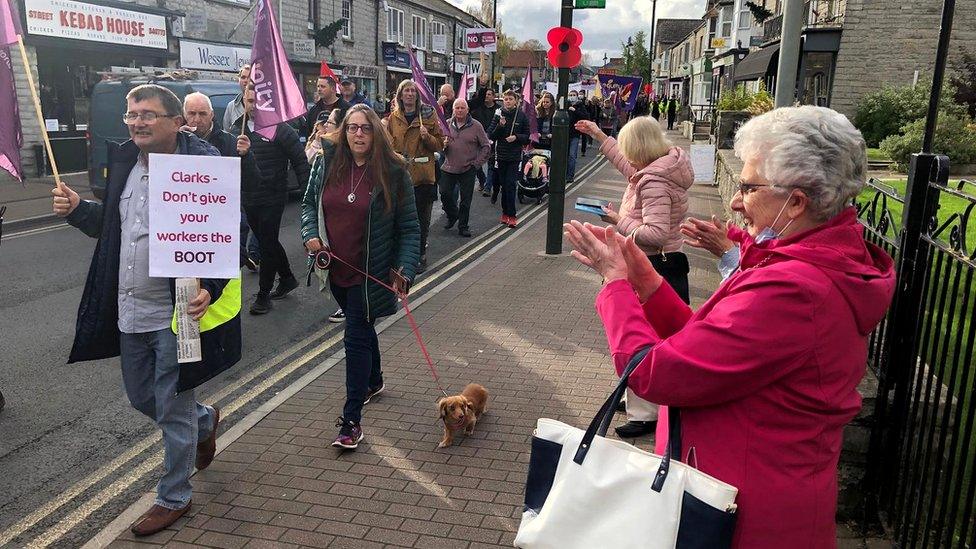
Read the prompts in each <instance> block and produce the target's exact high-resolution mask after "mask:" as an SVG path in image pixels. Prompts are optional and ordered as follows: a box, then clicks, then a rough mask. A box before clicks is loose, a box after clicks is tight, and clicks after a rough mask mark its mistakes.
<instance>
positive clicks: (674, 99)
mask: <svg viewBox="0 0 976 549" xmlns="http://www.w3.org/2000/svg"><path fill="white" fill-rule="evenodd" d="M679 106H680V105H679V102H678V96H677V95H672V96H671V100H670V101H668V129H669V130H673V129H674V120H675V118H677V117H678V107H679Z"/></svg>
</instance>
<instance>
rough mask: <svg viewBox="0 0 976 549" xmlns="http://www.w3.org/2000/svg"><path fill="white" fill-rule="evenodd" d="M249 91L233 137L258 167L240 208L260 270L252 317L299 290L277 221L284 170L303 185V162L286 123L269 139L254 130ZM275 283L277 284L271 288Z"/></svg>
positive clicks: (244, 185) (305, 169) (284, 197)
mask: <svg viewBox="0 0 976 549" xmlns="http://www.w3.org/2000/svg"><path fill="white" fill-rule="evenodd" d="M254 104H255V103H254V89H253V87H251V88H248V89H247V91H246V92H245V93H244V107H245V114H246V123H247V125H246V129H245V130H244V131H243V132H242V131H241V125H242V123H244V122H245V119H244V117H241V119H240V120H238V121H236V122H235V124H234V135H241V133H243V134H244V135H246V136H247V137H248V138H250V140H251V150H252V151H253V153H254V160H255V161H256V162H257V166H258V171H259V172H260V176H259V177H255V178H252V179H250V180H248V179H245V180H244V181H243V182H242V188H243V191H242V193H241V203H242V204H243V206H244V213H245V214H246V215H247V220H248V223H250V225H251V230H253V231H254V234H255V236H257V239H258V244H260V246H261V266H260V269H259V271H258V293H257V295H256V296H255V298H254V302H253V303H252V304H251V308H250V313H251V314H252V315H263V314H266V313H268V312H269V311H271V300H278V299H282V298H284V297H285V296H286V295H288V293H290V292H291V291H292V290H294V289H295V288H297V287H298V280H297V279H296V278H295V275H294V273H292V270H291V265H290V264H289V262H288V254H286V253H285V248H284V247H283V246H282V245H281V241H280V240H279V232H280V230H281V216H282V214H283V213H284V211H285V203H286V202H287V201H288V168H289V165H290V167H291V169H292V171H294V172H295V177H297V178H298V181H300V182H305V181H308V171H309V167H308V159H307V158H306V156H305V151H304V149H303V148H302V144H301V142H300V141H299V140H298V134H297V133H296V132H295V130H294V129H293V128H292V127H291V126H289V125H288V124H286V123H281V124H278V125H277V126H276V127H275V134H274V137H273V138H272V139H268V138H267V137H265V136H263V135H261V134H259V133H257V132H255V131H254V120H253V116H252V113H253V112H254ZM275 279H277V280H278V284H277V286H275Z"/></svg>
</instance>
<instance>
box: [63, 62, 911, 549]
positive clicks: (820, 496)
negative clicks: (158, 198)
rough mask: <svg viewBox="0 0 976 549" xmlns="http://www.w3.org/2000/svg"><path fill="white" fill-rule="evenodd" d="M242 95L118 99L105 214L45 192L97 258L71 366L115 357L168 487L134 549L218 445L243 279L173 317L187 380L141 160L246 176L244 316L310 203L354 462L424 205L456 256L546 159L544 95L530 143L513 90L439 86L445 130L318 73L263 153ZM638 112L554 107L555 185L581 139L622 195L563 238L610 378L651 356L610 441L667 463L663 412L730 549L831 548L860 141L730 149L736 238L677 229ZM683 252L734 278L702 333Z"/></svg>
mask: <svg viewBox="0 0 976 549" xmlns="http://www.w3.org/2000/svg"><path fill="white" fill-rule="evenodd" d="M249 80H250V79H249V74H248V67H246V66H245V67H244V68H243V69H242V71H241V74H240V83H241V89H242V92H241V95H240V96H239V97H238V98H237V99H235V100H234V101H233V102H232V103H231V104H230V105H229V106H228V109H227V111H226V113H225V115H224V118H223V128H224V129H221V128H220V127H218V124H216V123H214V120H213V116H214V113H213V108H212V106H211V104H210V101H209V99H208V98H207V97H206V96H205V95H202V94H191V95H189V96H187V97H186V98H185V100H184V101H183V102H182V103H181V102H180V100H179V99H178V98H177V97H176V95H174V94H173V93H172V92H170V91H168V90H167V89H165V88H162V87H160V86H156V85H152V84H147V85H142V86H138V87H136V88H134V89H132V90H131V91H130V92H129V93H128V95H127V96H126V101H127V109H126V112H125V114H124V116H123V119H124V122H125V123H126V125H127V126H128V127H129V133H130V137H131V140H130V141H128V142H126V143H124V144H122V145H119V146H116V147H114V148H113V149H112V151H111V152H110V157H109V158H110V162H109V168H108V177H107V186H106V196H105V199H104V201H103V202H101V203H98V202H94V201H87V200H81V199H80V197H79V196H78V194H77V193H75V192H74V191H72V190H71V189H69V188H68V187H66V186H63V185H62V186H59V187H58V188H56V189H55V190H54V191H53V194H54V211H55V213H57V214H58V215H61V216H64V217H66V218H67V221H68V222H69V223H70V224H71V225H73V226H75V227H77V228H79V229H80V230H82V231H83V232H84V233H85V234H87V235H89V236H91V237H93V238H96V239H97V242H98V243H97V245H96V248H95V253H94V257H93V259H92V264H91V268H90V271H89V276H88V279H87V281H86V285H85V291H84V294H83V297H82V304H81V307H80V308H79V316H78V321H77V329H76V334H75V341H74V345H73V347H72V350H71V356H70V359H69V360H70V361H71V362H74V361H80V360H92V359H99V358H107V357H112V356H121V363H122V377H123V381H124V385H125V389H126V393H127V395H128V397H129V399H130V401H131V403H132V405H133V407H134V408H136V409H137V410H139V411H140V412H142V413H143V414H145V415H146V416H147V417H149V418H151V419H152V420H153V421H155V422H156V423H157V424H158V425H159V426H160V428H161V429H162V432H163V443H164V447H165V460H164V473H163V477H162V479H161V480H160V482H159V484H158V487H157V498H156V500H155V504H154V505H153V507H152V508H151V509H150V510H149V511H148V512H147V513H146V514H145V515H143V516H142V517H140V519H139V520H137V521H136V522H135V524H133V526H132V531H133V532H134V533H135V534H137V535H148V534H152V533H155V532H158V531H160V530H162V529H164V528H166V527H167V526H169V525H171V524H173V522H175V521H176V520H177V519H178V518H179V517H180V516H182V515H183V514H185V513H186V511H187V510H188V509H189V507H190V503H191V496H192V489H191V485H190V475H191V474H192V472H193V469H194V467H196V468H197V469H205V468H206V467H207V466H208V465H209V464H210V462H211V461H212V460H213V458H214V453H215V450H216V437H217V432H218V428H219V425H220V410H219V409H218V408H217V407H216V406H212V405H204V404H201V403H199V402H197V400H196V397H195V391H194V388H195V387H197V386H199V385H200V384H201V383H203V382H205V381H207V380H208V379H211V378H212V377H214V376H215V375H217V374H219V373H220V372H222V371H224V370H226V369H227V368H229V367H231V366H232V365H233V364H235V363H236V362H237V361H238V360H239V359H240V355H241V321H240V311H241V306H242V304H241V296H240V281H239V280H236V281H235V280H220V279H201V280H200V288H199V291H198V294H197V296H196V297H195V298H193V299H192V300H191V301H190V302H189V304H188V307H187V311H188V313H189V314H190V315H191V316H192V317H193V318H195V319H198V320H200V330H201V334H200V338H201V346H202V355H203V359H202V360H201V361H199V362H195V363H190V364H178V363H177V359H176V353H177V345H176V335H175V334H174V332H173V329H172V327H171V324H172V322H173V314H174V312H173V311H174V299H175V298H174V289H173V281H172V280H168V279H160V278H150V277H149V276H148V240H149V233H148V224H147V223H146V220H147V215H148V206H147V200H146V197H147V194H148V157H147V155H148V154H150V153H168V154H181V155H190V156H193V155H196V156H218V155H223V156H232V157H240V158H241V160H242V163H241V173H242V181H241V187H242V188H241V192H242V194H241V196H242V209H243V215H242V224H241V236H242V238H241V246H242V250H241V256H242V257H241V260H242V265H244V266H249V267H250V268H251V269H252V270H255V269H256V270H257V271H258V272H259V292H258V294H257V296H256V298H255V300H254V302H253V303H252V304H251V307H250V312H251V313H252V314H262V313H266V312H268V310H269V309H270V308H271V306H272V305H271V304H272V301H273V300H276V299H281V298H283V297H285V296H286V295H288V294H289V292H291V291H292V290H294V289H295V288H296V287H298V280H297V277H296V276H295V274H294V272H293V271H292V269H291V266H290V265H289V261H288V258H287V254H286V253H285V250H284V246H283V245H282V243H281V240H280V234H279V233H280V226H281V216H282V213H283V210H284V206H285V203H286V200H287V195H288V188H287V172H288V170H292V171H293V172H294V174H295V176H296V177H297V178H298V180H299V181H300V182H307V188H306V190H305V192H304V198H303V200H302V202H301V230H300V237H301V239H302V240H301V241H302V242H303V244H304V246H305V248H306V250H307V251H308V253H309V255H310V261H311V263H312V265H313V269H312V271H313V273H314V275H315V278H316V279H317V281H318V287H319V289H320V290H322V291H324V290H326V289H328V290H329V291H330V292H331V294H332V295H333V296H334V297H335V299H336V301H337V302H338V303H339V305H340V307H341V311H339V312H337V313H336V314H335V315H334V318H336V319H338V320H340V321H341V320H343V319H344V320H345V323H346V324H345V327H344V330H345V332H344V338H343V343H344V346H345V363H346V400H345V404H344V407H343V412H342V416H341V417H340V418H338V421H337V428H338V434H337V436H336V438H335V440H334V442H333V446H335V447H337V448H343V449H354V448H356V447H357V446H358V444H359V443H360V442H361V441H362V440H363V438H364V434H363V428H362V425H361V420H362V410H363V407H364V406H365V405H366V404H368V403H369V402H370V401H371V400H372V399H374V398H376V397H377V395H379V394H381V393H382V392H383V391H384V389H385V384H384V379H383V371H382V368H381V357H380V349H379V345H378V340H377V334H376V329H375V324H374V323H375V321H376V320H377V319H378V318H380V317H384V316H388V315H390V314H393V313H394V312H395V310H396V307H397V304H396V298H397V295H398V294H406V292H408V291H409V287H410V284H411V282H412V281H413V279H414V277H415V276H416V275H417V274H418V273H421V272H423V270H424V268H425V267H426V262H427V257H426V249H427V241H428V234H429V233H428V231H429V225H430V220H431V211H432V208H433V204H434V202H435V201H436V200H437V199H438V198H440V200H441V202H442V204H443V206H442V207H443V209H444V212H445V216H446V223H445V226H444V227H445V229H449V230H450V229H453V228H454V227H455V226H456V227H457V231H458V234H459V235H460V236H461V237H470V236H471V230H470V226H469V221H470V211H471V206H472V200H473V198H472V197H473V196H474V195H475V190H476V189H477V190H478V191H480V192H481V194H482V196H484V197H486V198H488V199H490V202H491V204H495V203H496V202H497V200H498V196H499V194H500V195H501V210H502V211H501V217H500V222H501V223H502V224H503V225H506V226H508V227H512V228H514V227H516V226H517V223H518V220H517V210H516V198H517V195H518V192H519V191H518V189H517V188H516V180H517V179H518V178H519V175H520V173H521V175H522V176H525V175H526V173H528V171H527V170H531V171H535V168H536V167H535V166H520V162H521V161H522V159H523V149H525V148H526V147H527V146H530V145H531V146H532V147H534V148H537V149H541V150H546V149H547V148H551V146H552V145H551V143H552V142H551V139H552V116H553V113H554V110H555V109H554V107H555V100H554V98H553V97H552V95H550V94H548V93H543V94H541V96H540V97H539V100H538V104H537V106H536V111H537V114H538V131H539V137H538V138H537V140H536V141H535V142H533V141H532V140H531V137H530V129H529V120H528V118H527V117H526V115H525V114H524V113H523V110H522V109H521V108H520V103H519V101H520V96H519V94H516V93H515V92H514V91H511V90H509V91H506V92H504V93H503V94H502V97H501V105H498V104H497V102H496V97H495V93H494V91H493V90H492V89H490V88H488V87H482V88H481V89H479V90H478V91H477V93H476V94H475V95H474V97H473V98H472V99H471V101H470V103H469V102H468V100H467V99H466V98H464V97H455V94H454V91H453V89H452V88H451V86H449V85H445V86H443V87H442V88H441V89H440V90H439V91H440V95H439V98H438V103H439V105H440V107H441V108H442V109H443V110H444V112H445V113H450V118H449V121H448V131H447V132H443V131H442V129H441V126H440V124H439V123H438V117H437V116H436V113H435V112H434V108H433V107H432V106H431V105H425V104H424V103H423V102H422V101H421V100H420V94H419V93H418V88H417V84H416V83H414V82H413V81H411V80H404V81H403V82H401V83H400V85H399V86H398V87H397V89H396V91H395V94H394V95H393V96H392V97H391V98H390V101H389V102H388V104H387V102H385V101H377V102H376V103H375V104H374V105H372V106H371V105H370V103H369V102H368V101H367V100H366V98H365V97H363V96H361V95H360V94H358V93H357V92H356V89H355V86H354V85H353V84H352V83H343V82H336V81H335V80H334V79H330V78H327V77H322V78H320V79H319V80H318V84H317V89H318V99H317V101H316V103H315V104H314V106H313V107H312V108H311V109H310V110H309V111H308V113H307V116H306V118H305V121H304V123H302V124H299V129H298V130H296V129H295V127H293V126H291V125H289V124H286V123H282V124H279V125H278V126H277V127H276V128H275V131H274V133H273V135H272V136H271V137H266V136H265V135H264V134H262V133H258V132H257V131H255V128H254V125H253V117H252V116H250V115H251V113H252V112H253V110H254V108H255V99H254V90H253V86H252V85H251V84H250V83H249ZM638 103H639V105H640V110H639V111H638V112H637V113H634V115H633V117H632V118H631V119H630V120H627V119H626V118H625V117H621V113H620V112H619V110H618V109H617V108H616V105H615V102H614V100H613V98H608V99H601V98H592V97H591V98H589V99H587V98H586V97H585V94H580V93H578V92H572V93H570V94H569V111H570V116H571V119H572V124H573V125H572V128H573V129H572V135H571V139H570V154H569V162H568V165H567V166H566V167H565V169H566V170H567V179H569V180H572V179H573V177H574V176H575V163H576V157H577V149H579V154H580V155H585V154H586V149H587V147H588V146H592V145H594V142H595V144H598V146H599V149H600V151H601V152H602V154H604V155H605V156H606V157H607V158H608V159H609V160H610V161H611V163H612V164H613V165H614V166H615V167H616V168H617V169H618V170H619V171H620V172H621V173H622V174H623V175H624V177H625V178H626V179H627V185H626V187H625V189H624V191H623V195H622V198H621V201H620V204H619V208H615V207H614V206H613V205H612V204H611V205H608V206H606V207H605V208H604V210H603V214H604V215H603V220H604V221H605V222H606V224H605V225H603V226H600V227H597V226H595V225H590V224H581V223H578V222H575V221H574V222H572V223H569V224H567V225H566V226H565V232H566V235H567V238H568V240H569V242H570V243H571V244H572V245H573V246H574V248H575V250H574V251H573V256H574V257H575V258H576V259H578V260H579V261H580V262H581V263H583V264H584V265H586V266H588V267H591V268H592V269H594V270H595V271H596V272H598V273H599V274H600V275H601V276H602V278H603V288H602V290H601V291H600V293H599V296H598V298H597V311H598V313H599V315H600V317H601V319H602V321H603V324H604V327H605V329H606V334H607V338H608V341H609V344H610V350H611V353H612V356H613V359H614V364H615V367H616V370H617V373H618V374H622V373H623V369H624V367H625V366H626V365H627V363H628V362H629V361H630V360H631V357H634V356H635V355H636V354H637V353H639V352H646V356H645V358H644V359H643V361H642V362H641V363H640V366H639V367H638V369H637V370H635V371H634V373H633V375H632V376H631V377H630V383H629V390H628V392H627V403H626V411H627V413H628V419H629V421H628V422H627V423H626V424H625V425H622V426H621V427H620V428H618V433H619V434H620V435H621V436H624V437H627V436H637V435H640V434H645V433H648V432H651V431H653V430H656V431H657V444H658V450H657V451H658V453H661V452H663V451H664V443H665V442H666V441H667V440H668V438H669V437H668V424H669V422H668V421H667V420H666V419H665V418H667V417H668V416H669V413H670V414H675V416H674V417H677V416H676V414H677V410H678V409H680V413H681V415H680V421H681V429H682V436H681V441H682V443H683V446H682V447H681V448H679V449H678V450H677V453H678V454H681V453H682V449H688V448H694V450H695V456H696V457H695V459H696V464H697V467H698V468H699V469H700V470H702V471H703V472H706V473H708V474H711V475H713V476H715V477H717V478H719V479H721V480H723V481H725V482H728V483H731V484H733V485H735V486H737V487H738V489H739V499H738V501H739V504H740V509H741V511H740V512H739V517H738V526H737V528H736V531H735V546H738V547H751V548H755V547H801V546H803V547H808V546H809V547H828V546H831V544H832V543H833V541H832V539H833V531H834V530H833V529H834V518H833V517H834V509H835V507H836V496H837V478H836V476H837V475H836V471H837V461H838V458H839V454H840V446H841V444H840V440H841V437H842V430H843V427H844V425H845V424H846V423H847V422H848V421H850V420H851V419H852V418H853V417H854V415H855V414H856V412H857V410H858V408H859V406H860V400H859V397H858V394H857V391H856V386H857V384H858V382H859V380H860V379H861V377H862V375H863V372H864V363H865V356H866V337H867V334H869V333H870V332H871V330H873V328H874V327H875V326H876V325H877V323H878V322H879V321H880V319H881V318H882V317H883V315H884V313H885V310H886V309H887V304H888V302H889V301H890V298H891V295H892V293H893V289H894V275H893V268H892V262H891V259H890V258H889V257H888V256H887V255H885V254H884V252H883V251H881V250H880V249H877V248H875V247H873V246H871V245H869V244H866V243H865V242H864V240H863V238H862V236H861V234H862V233H861V231H860V229H859V227H860V226H859V225H858V222H857V220H856V216H855V214H854V212H853V211H852V208H851V207H850V206H849V202H850V200H851V199H852V197H854V196H856V195H857V193H858V192H859V190H860V188H861V186H863V184H864V179H865V169H866V156H865V146H864V140H863V139H862V138H861V136H860V133H859V132H858V131H857V130H856V129H855V128H854V127H853V126H852V125H851V123H850V122H849V121H848V120H847V119H846V118H844V117H843V116H841V115H840V114H838V113H836V112H834V111H831V110H829V109H825V108H819V107H800V108H789V109H778V110H776V111H773V112H771V113H768V114H766V115H763V116H759V117H756V118H754V119H753V120H752V121H750V122H748V123H747V124H746V125H744V126H743V127H742V128H741V130H740V131H739V133H738V135H737V138H736V152H737V154H739V156H740V157H741V158H742V159H743V161H744V162H745V168H744V169H743V171H742V174H741V176H740V178H741V179H740V183H739V190H738V192H736V194H735V197H734V198H733V200H732V203H731V207H732V209H733V210H735V211H737V212H739V213H740V214H742V216H743V217H744V219H745V227H744V228H742V229H740V228H735V227H733V228H729V227H726V226H725V225H724V224H723V223H721V222H719V221H718V220H715V219H713V220H711V221H703V220H694V219H688V218H687V215H688V192H689V188H690V186H691V183H692V181H693V180H694V176H693V173H692V168H691V163H690V159H689V156H688V154H687V153H686V152H685V151H684V150H682V149H681V148H680V147H676V146H674V145H673V144H672V143H671V142H670V141H669V139H668V137H667V134H666V133H665V129H664V127H662V124H661V123H659V122H658V120H657V118H658V116H659V115H661V114H663V115H664V116H666V117H667V119H668V126H671V125H673V112H675V111H676V109H677V108H678V104H677V100H676V99H674V98H672V99H667V100H664V101H663V103H664V105H663V106H662V102H656V101H650V100H649V99H648V98H647V97H646V96H643V95H642V96H641V97H639V101H638ZM644 109H647V110H648V111H650V112H649V115H643V116H642V115H641V113H642V112H643V110H644ZM662 110H663V113H662ZM656 115H657V116H656ZM302 134H304V137H306V138H307V139H306V144H305V145H304V146H303V145H302V142H301V141H302V140H301V137H302ZM538 167H539V168H542V166H538ZM557 168H559V169H562V167H557ZM542 171H543V172H545V170H542ZM541 177H543V178H546V177H548V174H547V173H543V174H542V175H541ZM291 241H293V238H292V237H287V240H286V242H291ZM684 244H689V245H691V246H695V247H699V248H703V249H706V250H708V251H710V252H712V253H714V254H715V256H716V257H717V258H720V263H719V269H720V270H721V271H722V273H723V276H724V278H725V280H724V282H723V283H722V285H721V286H720V287H719V288H718V289H717V291H716V292H715V293H714V295H712V296H711V297H710V298H709V299H708V301H707V302H706V303H705V304H704V305H703V306H702V307H701V308H700V309H699V310H698V311H697V312H693V311H692V310H691V309H690V308H689V302H690V285H689V281H688V273H689V262H688V258H687V256H686V255H685V254H684V253H683V251H682V249H683V245H684ZM320 264H321V265H328V270H325V269H318V268H314V267H315V266H316V265H320ZM825 342H827V343H828V344H825ZM648 349H649V350H648ZM659 416H660V418H661V420H660V421H658V419H659ZM671 424H672V425H674V424H675V422H674V421H672V422H671ZM811 540H812V541H811Z"/></svg>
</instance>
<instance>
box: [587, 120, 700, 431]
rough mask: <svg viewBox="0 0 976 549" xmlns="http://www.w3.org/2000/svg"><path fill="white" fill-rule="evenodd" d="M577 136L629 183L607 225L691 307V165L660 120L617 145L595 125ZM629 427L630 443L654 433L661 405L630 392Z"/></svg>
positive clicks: (633, 128) (633, 124)
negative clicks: (687, 228) (686, 241)
mask: <svg viewBox="0 0 976 549" xmlns="http://www.w3.org/2000/svg"><path fill="white" fill-rule="evenodd" d="M576 130H577V131H579V132H580V133H583V134H586V135H589V136H591V137H593V139H596V140H597V141H598V142H599V143H600V144H601V145H600V151H601V152H603V154H604V155H606V157H607V158H609V159H610V162H612V163H613V165H614V166H615V167H616V168H617V169H618V170H619V171H620V173H622V174H623V175H624V176H625V177H626V178H627V189H626V190H625V191H624V197H623V199H622V200H621V201H620V211H619V212H617V211H614V209H613V206H612V205H610V206H609V207H606V208H604V211H605V212H606V215H605V216H603V220H604V221H606V222H608V223H612V224H613V225H615V226H616V227H617V231H618V232H620V233H621V234H624V235H627V236H631V235H632V236H633V237H634V241H635V242H636V243H637V245H638V246H639V247H640V249H641V250H642V251H643V252H644V253H645V254H647V257H648V258H649V259H650V260H651V263H652V264H653V265H654V268H655V269H657V272H659V273H660V274H661V276H662V277H663V278H664V279H665V280H667V281H668V284H669V285H670V286H671V287H672V288H673V289H674V291H675V293H677V294H678V296H679V297H680V298H681V299H682V300H684V302H685V303H690V301H691V300H690V296H689V290H688V256H686V255H685V254H684V253H682V252H681V244H682V242H683V238H682V236H681V233H680V232H679V230H678V228H679V225H680V224H681V221H682V220H684V218H685V217H686V215H687V214H688V188H689V187H691V185H692V183H693V182H694V181H695V174H694V171H693V170H692V168H691V159H690V158H689V157H688V153H686V152H685V151H684V149H682V148H681V147H675V146H673V145H672V144H671V141H670V140H669V139H668V138H667V136H666V135H664V130H663V129H662V128H661V125H660V124H658V122H657V120H654V119H653V118H651V117H649V116H640V117H637V118H634V119H633V120H631V121H630V122H628V123H627V124H626V125H625V126H624V127H623V128H622V129H621V130H620V133H619V135H618V138H617V139H614V138H612V137H608V136H607V135H606V134H605V133H604V132H603V131H602V130H600V128H599V127H598V126H597V125H596V124H594V123H593V122H590V121H587V120H583V121H580V122H577V123H576ZM626 411H627V420H628V421H627V423H626V424H625V425H621V426H620V427H617V428H616V431H617V434H618V435H620V436H621V437H624V438H631V437H638V436H641V435H645V434H648V433H651V432H653V431H654V428H655V424H656V422H657V411H658V410H657V405H655V404H652V403H650V402H647V401H645V400H642V399H640V398H639V397H637V396H636V395H634V394H633V393H632V392H631V391H630V390H628V391H627V408H626Z"/></svg>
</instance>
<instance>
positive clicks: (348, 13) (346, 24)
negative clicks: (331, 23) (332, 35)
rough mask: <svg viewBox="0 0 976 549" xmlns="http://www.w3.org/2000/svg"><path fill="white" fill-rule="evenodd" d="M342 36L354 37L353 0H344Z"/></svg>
mask: <svg viewBox="0 0 976 549" xmlns="http://www.w3.org/2000/svg"><path fill="white" fill-rule="evenodd" d="M342 37H343V38H352V0H342Z"/></svg>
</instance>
